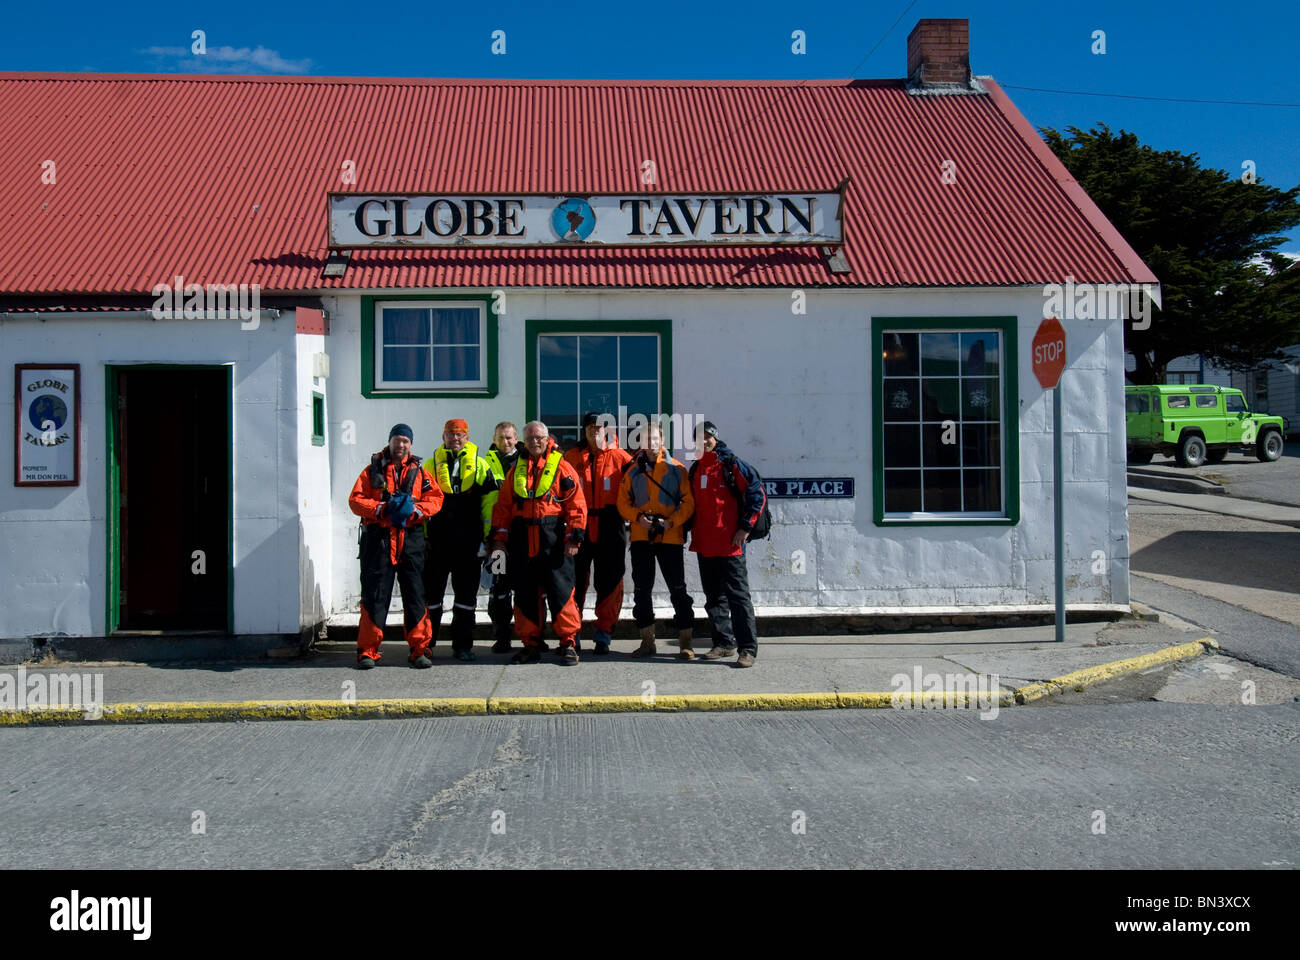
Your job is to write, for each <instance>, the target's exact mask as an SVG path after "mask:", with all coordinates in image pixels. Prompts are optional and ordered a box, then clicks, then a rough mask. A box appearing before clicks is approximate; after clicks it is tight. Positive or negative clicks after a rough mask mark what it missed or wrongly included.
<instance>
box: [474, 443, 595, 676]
mask: <svg viewBox="0 0 1300 960" xmlns="http://www.w3.org/2000/svg"><path fill="white" fill-rule="evenodd" d="M524 449H525V451H526V452H527V457H520V458H519V460H518V461H516V463H515V465H514V466H513V467H511V468H510V471H509V472H508V473H507V474H506V477H505V481H504V482H503V483H502V484H501V489H500V491H499V493H498V495H497V504H496V507H495V508H494V509H493V511H492V560H493V564H494V566H497V567H499V566H500V564H501V562H502V561H503V560H504V561H507V563H506V571H507V574H508V576H509V577H510V587H511V589H512V590H513V591H514V595H515V632H516V633H517V634H519V639H520V640H522V641H523V644H524V648H523V650H522V651H520V652H519V653H516V654H515V655H514V656H513V657H511V658H510V662H511V663H536V662H537V661H538V660H539V659H541V656H542V646H541V641H542V623H543V621H544V620H545V619H546V604H547V603H548V602H549V603H550V607H551V622H552V627H553V628H554V630H555V634H556V636H557V637H559V639H560V648H559V650H558V651H557V653H558V654H559V656H560V658H561V660H562V662H563V663H564V665H565V666H572V665H573V664H575V663H577V662H578V647H577V638H578V631H579V630H581V629H582V614H581V613H580V612H579V608H578V605H577V604H576V603H574V601H573V558H574V556H575V555H576V554H577V553H578V548H579V546H580V545H581V543H582V540H583V537H584V536H585V535H586V529H587V503H586V500H584V499H583V496H582V482H581V481H580V480H579V479H578V474H577V472H576V471H575V470H574V469H573V467H572V465H571V464H569V463H568V462H567V461H566V460H565V459H564V457H563V455H562V454H561V453H560V450H559V448H558V447H557V446H556V445H555V441H554V440H552V439H551V436H550V431H549V430H548V429H547V427H546V424H544V423H542V422H541V421H540V420H533V421H531V422H529V423H526V424H525V425H524ZM507 553H508V557H507V556H506V554H507Z"/></svg>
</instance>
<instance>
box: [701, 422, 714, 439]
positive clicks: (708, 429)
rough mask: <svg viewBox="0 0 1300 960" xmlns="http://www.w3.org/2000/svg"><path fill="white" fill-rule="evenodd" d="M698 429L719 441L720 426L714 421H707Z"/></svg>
mask: <svg viewBox="0 0 1300 960" xmlns="http://www.w3.org/2000/svg"><path fill="white" fill-rule="evenodd" d="M697 429H699V430H703V431H704V432H705V433H706V434H708V435H709V436H710V437H712V438H713V439H714V440H716V439H718V425H717V424H716V423H714V422H713V421H712V420H705V421H704V422H703V423H701V424H700V425H699V427H698V428H697Z"/></svg>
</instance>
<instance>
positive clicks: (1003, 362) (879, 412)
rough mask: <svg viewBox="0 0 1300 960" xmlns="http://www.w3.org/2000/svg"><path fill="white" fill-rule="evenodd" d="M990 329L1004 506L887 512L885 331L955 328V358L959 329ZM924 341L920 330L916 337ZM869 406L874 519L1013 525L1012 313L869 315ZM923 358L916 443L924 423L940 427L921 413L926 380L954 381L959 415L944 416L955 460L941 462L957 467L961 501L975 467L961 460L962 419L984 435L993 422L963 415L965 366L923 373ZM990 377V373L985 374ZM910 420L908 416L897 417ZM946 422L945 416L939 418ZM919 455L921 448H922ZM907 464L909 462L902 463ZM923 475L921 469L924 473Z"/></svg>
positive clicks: (1016, 515)
mask: <svg viewBox="0 0 1300 960" xmlns="http://www.w3.org/2000/svg"><path fill="white" fill-rule="evenodd" d="M981 332H989V333H996V334H997V335H998V346H999V350H1000V354H999V364H998V375H997V390H998V393H997V399H998V404H999V418H998V420H997V421H996V422H997V424H998V427H999V429H998V430H997V431H996V436H997V437H998V439H999V441H1000V444H1001V446H1000V450H999V463H998V468H999V470H1000V474H1001V475H1000V479H1001V485H1000V493H1001V501H1002V506H1001V510H1000V511H990V510H984V511H965V510H960V511H947V512H934V513H922V512H915V511H913V512H910V513H903V512H891V513H888V514H887V513H886V511H885V479H886V478H885V472H886V467H885V433H886V426H887V421H886V420H885V403H886V396H885V393H886V388H887V384H886V377H885V337H886V334H895V333H897V334H918V335H921V334H935V333H955V334H957V335H958V344H959V349H958V354H959V356H958V359H959V360H960V349H961V344H962V343H963V341H962V339H961V335H963V334H965V335H967V336H968V337H970V336H971V335H973V334H976V333H981ZM920 342H922V341H921V339H920V337H919V336H918V343H920ZM871 350H872V358H871V410H872V441H873V454H874V455H873V461H872V472H873V480H874V483H873V484H872V506H873V517H874V522H875V525H876V526H878V527H896V526H963V527H967V526H1015V525H1016V524H1017V523H1019V522H1020V392H1019V385H1018V379H1019V372H1018V371H1019V350H1018V333H1017V328H1016V318H1015V317H1006V316H995V317H972V316H955V317H872V318H871ZM921 362H922V361H921V360H920V359H918V368H917V374H916V377H915V380H916V384H917V394H918V395H917V400H918V402H919V403H920V404H922V408H923V409H922V412H921V415H920V417H919V418H918V421H917V429H918V444H919V448H920V449H921V450H922V451H924V447H925V442H926V441H925V428H926V427H927V426H928V427H930V428H932V429H940V430H942V427H941V426H940V422H938V421H936V422H935V423H930V422H928V420H927V419H926V417H925V413H924V404H925V402H926V397H925V385H924V384H925V380H926V379H930V380H931V382H938V381H941V380H953V381H956V384H957V387H958V390H957V392H958V393H959V394H962V396H961V398H960V399H958V400H957V403H958V406H959V408H960V409H959V412H958V416H957V417H955V418H953V417H948V418H947V419H951V420H953V421H954V423H955V426H956V430H957V437H958V440H957V442H956V447H957V451H956V452H957V457H958V459H957V463H956V464H955V465H954V464H945V465H944V466H943V467H942V468H941V469H945V470H954V469H955V470H957V471H959V476H960V478H961V487H962V492H963V503H964V502H965V496H966V493H965V490H966V486H965V482H966V474H967V473H968V472H973V471H974V470H975V469H977V468H975V467H970V466H968V465H966V464H965V444H966V439H967V438H966V426H965V425H966V422H967V420H968V419H969V420H970V421H971V423H970V426H971V428H972V435H974V434H975V432H976V430H977V429H978V430H980V431H982V432H983V433H984V435H985V436H987V435H988V433H989V431H988V429H987V428H988V426H989V425H990V424H991V423H992V422H993V421H992V420H991V418H988V419H987V420H986V421H984V422H981V421H980V420H977V419H975V418H974V417H971V418H968V417H966V416H965V409H966V400H965V395H964V393H962V388H963V386H964V382H965V381H966V380H967V379H969V378H968V376H967V374H966V372H965V367H964V362H963V366H961V367H959V368H957V370H956V371H955V372H954V373H952V374H946V373H945V374H937V373H936V374H926V373H925V369H924V367H922V366H920V364H921ZM891 379H900V380H901V379H907V380H909V381H910V380H911V379H913V378H912V377H911V375H910V374H908V375H907V377H906V378H891ZM984 379H986V380H991V379H992V378H991V377H984ZM904 422H905V423H908V424H910V421H901V422H900V423H899V424H897V425H899V426H901V425H902V424H903V423H904ZM943 422H946V421H943ZM922 456H923V454H922ZM902 469H910V468H902ZM925 469H935V468H927V467H925V465H924V459H922V466H921V467H920V468H918V471H921V470H925ZM922 478H924V473H922ZM921 483H922V487H921V488H922V490H924V479H922V481H921Z"/></svg>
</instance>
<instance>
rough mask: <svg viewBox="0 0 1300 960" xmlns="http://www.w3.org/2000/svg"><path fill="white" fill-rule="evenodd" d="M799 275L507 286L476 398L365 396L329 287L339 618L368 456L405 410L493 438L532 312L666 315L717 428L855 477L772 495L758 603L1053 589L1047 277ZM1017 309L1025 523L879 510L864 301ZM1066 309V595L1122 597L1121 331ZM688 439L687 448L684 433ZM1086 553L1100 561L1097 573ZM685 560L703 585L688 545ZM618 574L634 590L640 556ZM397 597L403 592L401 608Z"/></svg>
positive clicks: (414, 421) (1010, 600)
mask: <svg viewBox="0 0 1300 960" xmlns="http://www.w3.org/2000/svg"><path fill="white" fill-rule="evenodd" d="M403 292H404V293H414V292H418V291H403ZM431 292H433V291H431ZM437 292H443V293H445V292H446V291H437ZM807 293H808V301H807V313H806V315H802V316H796V315H792V313H791V297H790V291H786V290H771V291H653V292H625V291H619V292H583V291H573V292H549V293H548V292H537V291H526V290H512V291H509V292H508V297H507V305H508V310H507V312H506V314H505V315H503V316H501V317H500V318H499V322H500V352H499V365H500V367H499V385H500V393H499V395H498V396H497V397H496V398H494V399H482V400H480V399H470V400H446V399H437V398H431V399H415V400H409V399H408V400H397V399H363V398H362V397H361V395H360V383H361V371H360V336H361V334H360V306H361V303H360V296H359V295H340V296H337V297H333V298H326V305H327V307H329V309H330V313H331V315H332V318H333V319H332V332H331V336H330V342H331V357H332V361H331V362H332V375H331V378H330V383H331V394H330V402H331V407H330V411H329V420H330V431H331V434H330V438H331V445H330V448H329V449H330V463H331V469H332V474H333V476H334V477H335V478H336V479H335V482H334V485H333V491H332V502H333V508H334V513H335V517H336V519H337V521H338V522H337V523H336V526H335V530H334V551H333V554H334V558H335V565H334V571H333V576H334V581H333V583H334V589H333V591H332V595H333V598H334V607H333V611H334V613H335V615H336V616H335V622H355V618H356V615H357V614H356V611H357V608H358V607H357V605H358V602H359V579H358V572H357V561H356V519H355V517H354V516H353V515H352V514H351V513H350V511H348V509H347V495H348V492H349V490H350V489H351V486H352V483H353V481H354V480H355V479H356V476H357V474H358V473H359V472H360V471H361V469H362V468H363V467H364V466H365V465H366V463H368V460H369V456H370V454H371V453H373V452H374V451H375V450H378V449H379V448H380V447H381V446H383V444H384V443H385V442H386V437H387V436H388V430H389V428H390V427H391V425H392V424H393V423H396V422H399V421H404V422H407V423H409V424H411V425H412V427H413V428H414V431H415V447H414V448H415V450H416V452H417V453H419V454H420V455H421V456H422V457H427V456H428V455H429V452H430V451H431V450H432V449H433V448H434V447H435V446H436V445H437V444H438V443H439V442H440V434H441V426H442V423H443V421H445V420H446V419H448V418H450V417H464V418H466V419H467V420H468V421H469V423H470V429H471V434H472V437H471V438H472V439H473V440H474V441H475V442H476V443H479V444H480V445H481V446H483V447H484V448H486V446H487V445H488V443H489V442H490V439H491V437H490V431H491V427H492V425H493V424H494V423H496V422H497V421H498V420H503V419H508V420H513V421H515V422H516V423H518V424H521V425H522V423H523V420H524V410H525V402H524V390H525V382H524V376H525V375H524V370H525V366H524V351H525V346H526V345H525V342H524V322H525V320H526V319H545V320H574V321H582V320H609V319H630V320H654V319H669V320H671V321H672V331H673V342H672V358H673V397H672V401H673V409H674V411H676V412H678V413H690V414H694V415H699V416H701V417H707V418H708V419H711V420H713V421H715V422H716V423H717V424H718V425H719V427H720V430H721V433H722V436H723V438H724V439H725V440H726V441H727V442H728V443H729V444H730V445H731V446H732V447H733V449H734V450H735V451H736V452H737V453H738V454H739V455H740V456H742V457H744V458H745V459H747V460H750V461H752V462H753V463H754V464H755V466H757V467H758V469H759V470H760V471H761V472H762V473H763V474H764V475H767V476H845V475H849V476H854V477H856V478H857V491H856V494H857V496H856V499H854V500H850V501H844V500H840V501H834V500H805V501H794V500H780V501H774V502H773V516H774V518H775V521H776V526H775V527H774V530H773V534H772V536H771V538H770V539H769V540H767V541H762V542H760V543H758V544H755V545H754V546H753V547H752V548H751V549H750V562H749V570H750V584H751V587H752V588H753V590H754V592H755V600H756V603H757V604H758V605H760V606H765V607H774V606H777V605H779V606H780V607H782V608H783V609H785V610H787V611H789V610H794V609H814V610H822V611H832V612H846V613H854V612H871V611H884V610H892V609H896V608H906V609H918V608H933V607H942V608H951V607H979V606H998V607H1012V606H1023V605H1042V604H1050V603H1051V599H1052V590H1053V566H1052V557H1053V543H1052V488H1051V483H1050V481H1051V462H1052V443H1051V434H1050V432H1049V431H1050V427H1051V406H1050V397H1048V396H1047V395H1046V394H1045V393H1044V391H1043V390H1042V389H1041V388H1040V387H1039V386H1038V382H1037V381H1036V380H1035V379H1034V378H1033V375H1032V372H1031V366H1030V364H1031V355H1030V353H1031V352H1030V348H1029V345H1030V341H1031V339H1032V337H1033V335H1034V332H1035V330H1036V329H1037V327H1038V324H1039V322H1040V320H1041V316H1042V305H1043V300H1042V290H1041V288H1039V287H1033V288H1027V289H1011V290H999V289H993V290H966V289H963V290H959V291H947V290H931V291H860V290H858V291H817V290H811V291H808V292H807ZM1008 315H1012V316H1016V317H1017V318H1018V329H1019V361H1020V370H1019V371H1018V373H1019V377H1020V400H1021V404H1020V411H1019V416H1020V456H1021V467H1020V482H1021V483H1020V485H1021V520H1020V523H1019V524H1018V525H1016V526H1015V527H1005V526H984V527H952V526H949V527H942V526H941V527H895V528H879V527H876V526H875V525H874V523H873V521H872V499H871V497H872V489H873V485H874V478H873V474H872V436H871V383H870V380H871V358H870V348H869V340H870V331H871V317H872V316H917V317H931V316H960V317H966V316H1008ZM1063 324H1064V326H1065V327H1066V330H1067V334H1068V337H1069V348H1068V356H1069V363H1070V367H1069V369H1068V371H1067V373H1066V375H1065V378H1064V381H1063V383H1064V393H1065V433H1066V440H1065V448H1064V457H1065V471H1066V475H1067V478H1068V479H1067V481H1066V484H1067V486H1066V492H1065V500H1066V505H1067V506H1066V509H1067V513H1066V557H1067V563H1066V577H1067V590H1068V597H1069V602H1070V603H1071V604H1072V605H1092V604H1097V605H1103V606H1116V605H1118V606H1123V605H1127V603H1128V601H1129V592H1128V570H1129V551H1128V517H1127V496H1126V488H1125V461H1124V406H1123V385H1124V357H1123V338H1122V333H1121V330H1120V326H1119V323H1118V322H1112V321H1099V320H1092V321H1087V320H1073V321H1063ZM345 422H346V423H350V424H351V425H352V427H353V430H354V433H355V441H356V442H355V444H353V445H346V444H344V443H342V442H336V441H339V438H340V432H339V431H341V428H342V427H343V425H344V424H345ZM676 453H677V455H678V456H679V458H680V459H685V455H684V452H683V451H680V450H679V451H676ZM795 550H802V551H804V554H805V556H806V559H807V566H806V572H805V573H803V574H795V573H792V572H790V568H791V554H792V553H793V551H795ZM1094 567H1096V568H1097V569H1100V570H1101V572H1100V573H1094V572H1093V570H1094ZM687 571H688V583H689V585H690V587H691V589H692V592H693V593H694V595H695V597H696V599H697V602H698V603H699V604H701V605H702V602H703V601H702V593H701V592H700V590H699V585H698V577H697V576H696V574H695V566H694V564H693V563H692V562H688V564H687ZM394 592H395V593H396V591H394ZM626 594H627V603H628V605H630V603H631V578H630V576H629V577H628V578H627V580H626ZM659 600H660V601H665V600H666V596H665V597H660V598H659ZM483 602H485V601H484V598H483V597H480V603H481V604H482V603H483ZM590 602H591V601H590V599H589V601H588V608H589V609H590ZM660 605H661V604H660V603H659V602H657V603H656V606H660ZM663 605H664V606H665V607H666V603H665V604H663ZM398 609H399V607H398V604H397V600H396V597H395V598H394V605H393V610H394V613H396V612H397V611H398ZM390 622H397V621H396V620H394V619H392V618H390Z"/></svg>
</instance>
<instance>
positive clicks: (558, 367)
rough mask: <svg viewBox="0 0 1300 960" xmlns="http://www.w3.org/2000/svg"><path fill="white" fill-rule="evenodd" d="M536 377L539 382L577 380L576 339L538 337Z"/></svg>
mask: <svg viewBox="0 0 1300 960" xmlns="http://www.w3.org/2000/svg"><path fill="white" fill-rule="evenodd" d="M537 350H538V354H539V360H540V362H539V363H538V366H537V376H538V378H539V379H541V380H577V379H578V338H577V337H549V336H547V337H538V338H537Z"/></svg>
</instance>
